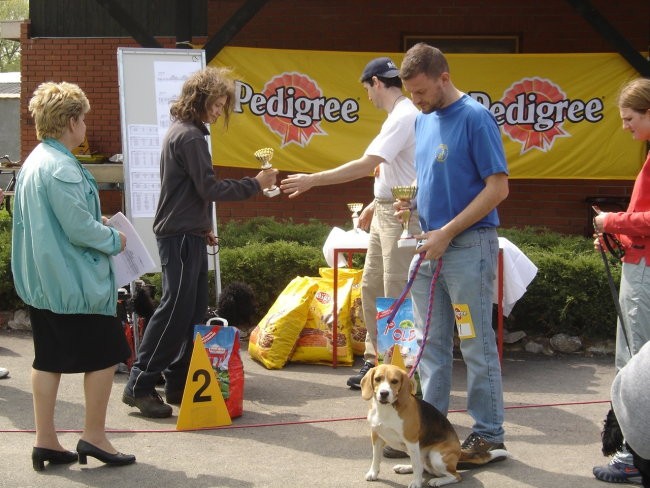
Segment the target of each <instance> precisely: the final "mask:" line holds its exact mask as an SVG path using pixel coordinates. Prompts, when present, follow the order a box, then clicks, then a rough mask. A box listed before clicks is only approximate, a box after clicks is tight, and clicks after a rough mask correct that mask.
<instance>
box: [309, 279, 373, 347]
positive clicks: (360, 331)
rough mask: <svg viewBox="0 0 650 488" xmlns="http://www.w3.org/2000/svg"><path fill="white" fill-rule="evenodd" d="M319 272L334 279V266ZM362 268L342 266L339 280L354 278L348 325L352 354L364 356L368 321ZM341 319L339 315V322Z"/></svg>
mask: <svg viewBox="0 0 650 488" xmlns="http://www.w3.org/2000/svg"><path fill="white" fill-rule="evenodd" d="M318 274H319V275H321V277H322V278H328V279H330V280H333V279H334V269H333V268H320V269H319V270H318ZM362 277H363V270H362V269H348V268H341V269H339V270H338V280H337V281H341V280H347V279H350V278H352V291H350V311H349V313H348V322H349V324H348V326H349V327H350V335H351V345H352V354H354V355H356V356H363V354H364V353H365V352H366V322H365V321H364V320H363V304H362V303H361V278H362ZM340 321H341V319H340V317H339V322H340Z"/></svg>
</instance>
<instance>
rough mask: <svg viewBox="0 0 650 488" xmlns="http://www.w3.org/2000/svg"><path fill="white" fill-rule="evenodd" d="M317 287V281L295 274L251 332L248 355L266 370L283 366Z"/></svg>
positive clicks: (305, 318) (303, 323)
mask: <svg viewBox="0 0 650 488" xmlns="http://www.w3.org/2000/svg"><path fill="white" fill-rule="evenodd" d="M317 290H318V283H317V281H316V280H315V279H314V278H309V277H307V276H298V277H296V278H294V279H293V280H292V281H291V282H290V283H289V284H288V285H287V286H286V288H285V289H284V290H283V291H282V293H281V294H280V296H279V297H278V298H277V299H276V301H275V303H274V304H273V305H272V306H271V308H270V309H269V311H268V312H267V313H266V315H265V316H264V318H263V319H262V320H261V321H260V323H259V324H257V326H256V327H255V328H254V329H253V331H252V332H251V335H250V339H249V342H248V353H249V354H250V356H251V358H253V359H255V360H256V361H259V362H260V363H262V364H263V365H264V366H265V367H266V368H268V369H280V368H282V367H284V365H285V364H286V363H287V361H288V360H289V356H291V353H292V352H293V349H294V347H295V345H296V340H297V339H298V336H299V335H300V331H301V330H302V328H303V327H304V326H305V323H306V322H307V314H308V312H309V305H310V304H311V302H312V300H313V299H314V295H315V294H316V291H317Z"/></svg>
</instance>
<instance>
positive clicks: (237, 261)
mask: <svg viewBox="0 0 650 488" xmlns="http://www.w3.org/2000/svg"><path fill="white" fill-rule="evenodd" d="M330 230H331V227H330V226H329V225H327V224H324V223H322V222H319V221H315V220H314V221H311V222H309V223H307V224H295V223H293V222H292V221H290V220H289V221H276V220H274V219H272V218H267V217H263V218H254V219H249V220H247V221H245V222H237V221H230V222H227V223H224V224H222V225H221V226H220V228H219V238H220V243H221V248H220V252H219V262H220V266H219V269H220V273H221V284H222V287H225V286H227V285H228V284H229V283H232V282H234V281H243V282H246V283H248V284H249V285H250V286H251V287H252V288H253V290H254V291H255V294H256V297H257V302H258V317H257V320H259V319H261V318H262V317H263V316H264V315H265V314H266V312H267V311H268V309H269V308H270V307H271V305H273V303H274V301H275V300H276V299H277V297H278V295H279V294H280V293H281V292H282V290H283V289H284V288H285V287H286V285H287V284H288V283H289V282H290V281H291V280H292V279H293V278H295V277H296V276H318V268H320V267H322V266H326V263H325V259H324V257H323V252H322V247H323V244H324V242H325V239H326V238H327V236H328V234H329V232H330ZM499 234H500V235H501V236H503V237H506V238H507V239H509V240H510V241H511V242H513V243H514V244H515V245H516V246H517V247H519V248H520V249H521V250H522V252H524V253H525V254H526V255H527V256H528V258H529V259H530V260H531V261H532V262H533V263H534V264H535V265H536V266H537V267H538V273H537V276H536V277H535V279H534V280H533V282H532V283H531V284H530V285H529V287H528V290H527V291H526V293H525V294H524V296H523V297H522V298H521V299H520V300H519V301H518V302H517V304H516V305H515V307H514V309H513V311H512V313H511V314H510V316H509V317H507V318H506V327H507V328H508V329H511V330H515V329H519V330H524V331H526V332H527V333H528V334H530V335H537V334H540V335H551V334H555V333H558V332H565V333H568V334H571V335H580V336H584V337H587V338H591V339H604V338H613V337H614V336H615V324H616V311H615V308H614V302H613V299H612V296H611V292H610V289H609V286H608V284H607V276H606V274H605V267H604V265H603V261H602V257H601V256H600V254H599V253H597V252H595V251H594V249H593V240H592V239H591V238H585V237H580V236H567V235H561V234H557V233H554V232H550V231H548V230H547V229H543V228H533V227H530V228H522V229H500V231H499ZM10 255H11V219H10V216H9V215H8V214H7V213H6V212H0V309H4V310H11V309H15V308H19V307H21V306H22V302H21V301H20V300H19V299H18V297H17V296H16V294H15V291H14V288H13V280H12V276H11V268H10V262H9V260H10ZM364 257H365V255H363V254H356V255H355V258H354V266H355V267H362V266H363V260H364ZM609 259H610V261H611V258H609ZM611 262H613V261H611ZM610 269H611V271H612V274H613V277H614V281H615V284H616V287H617V288H618V282H619V280H620V266H615V265H612V266H611V267H610ZM144 280H145V281H146V282H148V283H151V284H153V285H155V286H156V290H157V297H156V298H157V299H160V294H161V291H162V284H161V278H160V274H159V273H154V274H150V275H146V276H145V277H144ZM210 286H211V299H210V304H214V302H215V300H216V298H215V294H214V275H213V274H212V273H211V277H210Z"/></svg>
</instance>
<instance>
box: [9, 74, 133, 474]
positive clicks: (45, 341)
mask: <svg viewBox="0 0 650 488" xmlns="http://www.w3.org/2000/svg"><path fill="white" fill-rule="evenodd" d="M88 110H90V104H89V103H88V99H87V98H86V95H85V94H84V93H83V91H82V90H81V89H80V88H79V87H78V86H77V85H74V84H71V83H65V82H62V83H52V82H48V83H43V84H41V85H40V86H39V87H38V88H37V89H36V91H35V92H34V96H33V97H32V99H31V100H30V102H29V111H30V113H31V115H32V117H33V118H34V122H35V124H36V134H37V137H38V139H39V140H40V141H41V143H40V144H39V145H38V146H37V147H36V148H35V149H34V150H33V151H32V153H31V154H30V155H29V157H28V158H27V160H26V161H25V163H24V164H23V167H22V169H21V171H20V173H19V175H18V181H17V185H16V195H15V203H14V205H15V206H14V216H13V234H12V255H11V268H12V272H13V275H14V283H15V286H16V291H17V293H18V295H19V296H20V298H21V299H22V300H23V301H24V302H25V304H27V306H28V309H29V315H30V321H31V325H32V332H33V340H34V362H33V365H32V390H33V397H34V418H35V423H36V441H35V444H34V448H33V449H32V464H33V467H34V469H35V470H37V471H41V470H43V469H44V465H45V462H46V461H47V462H49V463H51V464H66V463H71V462H74V461H76V460H77V459H79V462H80V463H82V464H85V463H86V462H87V457H88V456H92V457H95V458H97V459H99V460H100V461H103V462H104V463H107V464H113V465H123V464H131V463H133V462H134V461H135V456H133V455H125V454H121V453H119V452H117V450H116V449H115V448H114V447H113V446H112V445H111V443H110V441H109V440H108V439H107V437H106V431H105V422H106V409H107V406H108V399H109V396H110V392H111V387H112V382H113V375H114V372H115V366H116V364H118V363H119V362H121V361H123V360H124V359H125V358H127V357H128V356H129V354H130V350H129V346H128V344H127V343H126V339H125V336H124V333H123V330H122V325H121V323H120V321H119V320H118V319H117V317H116V305H117V287H116V286H115V279H114V276H113V271H112V270H111V263H110V260H109V256H111V255H115V254H118V253H119V252H121V251H122V250H123V249H124V246H125V244H126V238H125V237H124V235H123V234H121V233H120V232H118V231H116V230H115V229H112V228H110V227H108V226H106V225H105V222H104V219H103V218H102V216H101V212H100V203H99V194H98V190H97V183H96V182H95V180H94V178H93V177H92V175H91V174H90V173H89V172H88V171H87V170H86V169H85V168H83V166H82V165H81V164H80V163H79V161H77V159H76V158H75V157H74V156H73V154H72V152H71V151H72V149H74V148H75V147H77V146H78V145H79V144H81V143H82V142H83V140H84V138H85V135H86V124H85V122H84V118H85V114H86V113H87V112H88ZM62 373H84V393H85V398H86V409H85V410H86V411H85V416H86V417H85V422H84V429H83V432H82V434H81V439H80V440H79V442H78V444H77V452H74V451H68V450H66V449H64V448H63V447H62V446H61V444H60V443H59V440H58V438H57V434H56V428H55V426H54V407H55V404H56V396H57V391H58V387H59V382H60V379H61V374H62Z"/></svg>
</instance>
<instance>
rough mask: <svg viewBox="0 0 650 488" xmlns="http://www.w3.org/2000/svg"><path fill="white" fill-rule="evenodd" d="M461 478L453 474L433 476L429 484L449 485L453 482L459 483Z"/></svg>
mask: <svg viewBox="0 0 650 488" xmlns="http://www.w3.org/2000/svg"><path fill="white" fill-rule="evenodd" d="M459 481H460V480H459V479H457V478H454V477H453V476H445V477H444V478H431V479H430V480H429V483H428V485H429V486H436V487H438V486H445V485H449V484H452V483H458V482H459Z"/></svg>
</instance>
